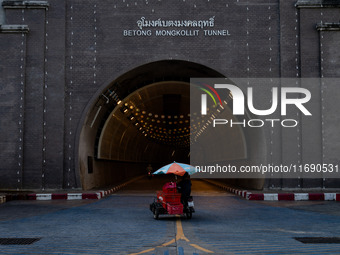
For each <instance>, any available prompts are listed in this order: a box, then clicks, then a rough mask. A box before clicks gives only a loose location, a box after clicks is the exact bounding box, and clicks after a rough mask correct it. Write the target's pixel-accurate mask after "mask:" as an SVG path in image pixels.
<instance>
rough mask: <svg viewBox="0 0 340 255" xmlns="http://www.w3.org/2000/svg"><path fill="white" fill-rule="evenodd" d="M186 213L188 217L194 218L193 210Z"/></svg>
mask: <svg viewBox="0 0 340 255" xmlns="http://www.w3.org/2000/svg"><path fill="white" fill-rule="evenodd" d="M185 214H186V216H187V218H188V219H191V218H192V212H191V211H189V212H186V213H185Z"/></svg>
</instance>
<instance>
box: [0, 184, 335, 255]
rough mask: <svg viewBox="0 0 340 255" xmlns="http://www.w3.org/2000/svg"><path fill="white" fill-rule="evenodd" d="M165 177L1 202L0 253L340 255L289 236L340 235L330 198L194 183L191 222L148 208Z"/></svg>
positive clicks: (331, 248)
mask: <svg viewBox="0 0 340 255" xmlns="http://www.w3.org/2000/svg"><path fill="white" fill-rule="evenodd" d="M164 181H165V179H160V178H154V179H153V180H151V181H149V180H147V179H142V180H139V181H137V182H136V183H133V184H130V185H128V186H126V188H125V189H124V190H122V191H120V192H118V193H115V194H113V195H112V196H109V197H107V198H104V199H101V200H97V201H96V200H80V201H53V200H52V201H11V202H7V203H5V204H1V205H0V238H14V237H15V238H28V237H30V238H33V237H36V238H41V239H40V240H39V241H37V242H35V243H33V244H31V245H0V254H162V255H163V254H207V253H209V252H214V253H215V254H340V244H303V243H301V242H299V241H297V240H295V239H294V237H340V224H339V223H340V215H339V211H340V203H339V202H335V201H322V202H311V201H301V202H298V201H294V202H282V201H280V202H269V201H268V202H263V201H262V202H252V201H247V200H244V199H242V198H240V197H236V196H234V195H232V194H228V193H225V192H223V191H221V190H218V189H216V188H215V187H213V186H211V185H210V184H207V183H205V182H203V181H199V180H193V195H194V199H195V208H196V213H195V214H194V215H193V218H192V219H191V220H188V219H185V218H184V217H183V218H181V219H180V218H178V217H170V216H163V217H161V219H160V220H154V219H153V217H152V213H151V212H150V210H149V208H148V206H149V203H151V202H152V200H153V197H154V194H155V193H154V192H155V190H156V189H160V188H161V186H162V184H163V182H164Z"/></svg>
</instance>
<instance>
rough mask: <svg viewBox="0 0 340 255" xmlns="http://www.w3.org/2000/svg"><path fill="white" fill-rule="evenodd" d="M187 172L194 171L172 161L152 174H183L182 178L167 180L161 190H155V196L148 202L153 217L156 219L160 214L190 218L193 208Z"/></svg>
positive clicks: (189, 167)
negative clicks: (174, 180)
mask: <svg viewBox="0 0 340 255" xmlns="http://www.w3.org/2000/svg"><path fill="white" fill-rule="evenodd" d="M189 173H194V167H193V166H190V165H186V164H181V163H175V162H174V163H172V164H169V165H166V166H164V167H162V168H160V169H158V170H157V171H156V172H154V173H153V174H175V175H176V176H177V175H179V176H183V178H182V180H181V181H180V182H179V183H178V184H177V183H176V182H168V183H166V184H165V185H164V186H163V189H162V191H157V197H156V198H155V200H154V202H153V203H152V204H150V210H151V211H152V212H153V214H154V218H155V219H158V217H159V215H160V214H168V215H176V214H177V215H182V214H184V215H186V216H187V218H188V219H191V217H192V213H193V212H195V210H194V202H193V199H192V197H191V196H190V194H191V180H190V176H189Z"/></svg>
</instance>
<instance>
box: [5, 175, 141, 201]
mask: <svg viewBox="0 0 340 255" xmlns="http://www.w3.org/2000/svg"><path fill="white" fill-rule="evenodd" d="M142 177H144V176H138V177H136V178H133V179H131V180H129V181H126V182H123V183H121V184H119V185H116V186H114V187H112V188H108V189H104V190H92V191H81V190H79V191H70V192H65V191H53V192H37V193H33V192H7V193H6V192H4V193H3V194H1V193H0V204H2V203H5V202H8V201H12V200H58V199H64V200H80V199H101V198H103V197H105V196H108V195H110V194H112V193H114V192H117V191H118V190H120V189H122V188H123V187H125V186H126V185H128V184H129V183H131V182H134V181H136V180H138V179H140V178H142Z"/></svg>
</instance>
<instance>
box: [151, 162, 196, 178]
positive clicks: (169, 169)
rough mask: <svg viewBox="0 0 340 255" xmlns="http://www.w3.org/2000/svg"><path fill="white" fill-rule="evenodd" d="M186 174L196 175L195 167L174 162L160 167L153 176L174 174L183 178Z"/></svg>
mask: <svg viewBox="0 0 340 255" xmlns="http://www.w3.org/2000/svg"><path fill="white" fill-rule="evenodd" d="M186 172H187V173H188V174H190V175H192V174H194V173H196V170H195V167H193V166H191V165H188V164H183V163H177V162H174V163H171V164H169V165H166V166H163V167H161V168H160V169H158V170H157V171H156V172H154V173H153V174H175V175H179V176H183V175H184V174H185V173H186Z"/></svg>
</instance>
